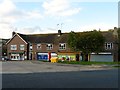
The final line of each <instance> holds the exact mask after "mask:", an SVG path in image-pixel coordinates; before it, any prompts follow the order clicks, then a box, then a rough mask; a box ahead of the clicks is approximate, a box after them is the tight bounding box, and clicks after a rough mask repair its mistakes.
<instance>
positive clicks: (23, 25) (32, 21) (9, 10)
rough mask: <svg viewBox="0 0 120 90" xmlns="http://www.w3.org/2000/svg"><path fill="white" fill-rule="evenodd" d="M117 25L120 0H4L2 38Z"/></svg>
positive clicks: (0, 21)
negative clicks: (14, 32)
mask: <svg viewBox="0 0 120 90" xmlns="http://www.w3.org/2000/svg"><path fill="white" fill-rule="evenodd" d="M117 26H118V0H103V1H102V0H0V38H11V36H12V31H16V32H18V33H23V34H38V33H57V31H58V29H61V30H62V32H70V31H76V32H81V31H91V30H93V29H97V30H99V29H101V31H102V30H108V29H113V28H114V27H117Z"/></svg>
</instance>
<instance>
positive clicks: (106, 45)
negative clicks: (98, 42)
mask: <svg viewBox="0 0 120 90" xmlns="http://www.w3.org/2000/svg"><path fill="white" fill-rule="evenodd" d="M105 49H107V50H108V49H113V43H105Z"/></svg>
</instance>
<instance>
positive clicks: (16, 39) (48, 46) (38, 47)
mask: <svg viewBox="0 0 120 90" xmlns="http://www.w3.org/2000/svg"><path fill="white" fill-rule="evenodd" d="M116 31H117V28H114V29H113V30H110V31H104V32H102V34H103V36H104V37H105V38H106V42H105V46H104V51H103V52H101V53H99V54H97V55H101V57H102V55H109V56H110V58H111V60H112V61H117V60H118V52H117V50H118V46H117V33H116ZM79 33H80V32H79ZM12 34H13V35H12V38H11V39H10V40H9V41H8V42H7V55H8V57H9V58H10V59H11V60H49V59H50V58H51V57H54V56H57V57H58V58H59V59H63V57H64V58H65V59H67V58H68V59H69V60H79V55H80V52H73V51H72V50H71V49H70V48H69V47H68V44H67V37H68V33H62V32H61V30H58V33H53V34H34V35H25V34H20V33H16V32H13V33H12ZM95 55H96V54H95V53H94V54H91V59H94V57H95ZM91 59H90V60H91Z"/></svg>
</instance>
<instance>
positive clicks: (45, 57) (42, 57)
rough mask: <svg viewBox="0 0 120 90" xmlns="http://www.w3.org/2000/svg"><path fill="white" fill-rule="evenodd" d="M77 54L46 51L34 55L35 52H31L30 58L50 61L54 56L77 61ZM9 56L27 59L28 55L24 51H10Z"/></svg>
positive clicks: (13, 58)
mask: <svg viewBox="0 0 120 90" xmlns="http://www.w3.org/2000/svg"><path fill="white" fill-rule="evenodd" d="M76 54H77V53H55V52H52V53H50V52H49V53H47V52H45V53H36V55H33V53H29V58H30V60H32V58H33V57H34V58H35V59H37V60H45V61H49V60H50V58H52V57H58V59H59V60H71V61H75V60H76ZM9 58H10V60H26V59H27V55H26V54H24V53H10V54H9Z"/></svg>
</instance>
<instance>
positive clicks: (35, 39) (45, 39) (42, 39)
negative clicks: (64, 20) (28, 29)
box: [17, 33, 68, 43]
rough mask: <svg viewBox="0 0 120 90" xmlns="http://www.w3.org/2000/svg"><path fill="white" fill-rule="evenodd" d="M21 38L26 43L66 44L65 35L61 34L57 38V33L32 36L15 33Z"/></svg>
mask: <svg viewBox="0 0 120 90" xmlns="http://www.w3.org/2000/svg"><path fill="white" fill-rule="evenodd" d="M17 34H18V35H19V36H20V37H22V38H23V39H24V40H25V41H26V42H27V43H57V42H59V43H66V42H67V35H68V34H67V33H63V34H61V35H60V36H58V33H53V34H33V35H25V34H20V33H17Z"/></svg>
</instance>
